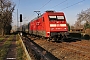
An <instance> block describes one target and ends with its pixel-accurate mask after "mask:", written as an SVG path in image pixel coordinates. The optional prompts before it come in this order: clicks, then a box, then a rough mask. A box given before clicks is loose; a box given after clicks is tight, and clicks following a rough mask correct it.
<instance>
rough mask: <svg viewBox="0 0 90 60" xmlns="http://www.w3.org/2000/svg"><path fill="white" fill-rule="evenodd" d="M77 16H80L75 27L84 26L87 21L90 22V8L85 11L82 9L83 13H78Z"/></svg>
mask: <svg viewBox="0 0 90 60" xmlns="http://www.w3.org/2000/svg"><path fill="white" fill-rule="evenodd" d="M77 16H78V18H77V21H76V22H75V27H76V28H84V24H85V23H87V22H89V23H90V8H89V9H87V10H85V11H81V13H79V14H77ZM82 22H83V24H82Z"/></svg>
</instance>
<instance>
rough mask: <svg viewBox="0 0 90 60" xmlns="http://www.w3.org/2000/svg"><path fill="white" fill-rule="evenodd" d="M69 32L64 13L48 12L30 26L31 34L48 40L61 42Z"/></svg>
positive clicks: (34, 20)
mask: <svg viewBox="0 0 90 60" xmlns="http://www.w3.org/2000/svg"><path fill="white" fill-rule="evenodd" d="M67 32H68V26H67V22H66V18H65V15H64V13H63V12H55V11H46V12H45V13H44V14H42V15H41V16H39V17H37V18H35V19H33V20H32V21H31V22H30V24H29V33H30V34H34V35H39V36H42V37H45V38H48V39H54V40H58V41H61V40H62V39H63V37H65V36H66V33H67Z"/></svg>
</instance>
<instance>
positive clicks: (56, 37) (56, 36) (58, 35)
mask: <svg viewBox="0 0 90 60" xmlns="http://www.w3.org/2000/svg"><path fill="white" fill-rule="evenodd" d="M67 35H68V34H67V32H51V33H50V38H48V40H49V41H50V40H52V41H60V42H63V40H64V39H66V38H67Z"/></svg>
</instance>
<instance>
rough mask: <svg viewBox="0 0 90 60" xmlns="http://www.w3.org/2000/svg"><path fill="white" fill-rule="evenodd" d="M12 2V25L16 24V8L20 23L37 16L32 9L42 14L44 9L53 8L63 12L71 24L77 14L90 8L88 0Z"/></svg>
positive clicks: (17, 0) (24, 0) (25, 0)
mask: <svg viewBox="0 0 90 60" xmlns="http://www.w3.org/2000/svg"><path fill="white" fill-rule="evenodd" d="M12 2H14V4H15V5H16V6H15V10H14V12H13V23H12V25H17V10H18V20H19V15H20V14H22V17H23V22H22V24H26V23H28V22H30V21H31V20H32V19H34V18H35V17H36V16H37V14H36V13H35V12H34V11H40V13H41V14H43V13H44V12H45V11H46V10H54V11H56V12H64V14H65V17H66V20H67V22H68V23H69V24H70V25H73V24H74V23H75V21H77V17H78V16H77V14H79V13H80V12H81V11H85V10H87V9H88V8H90V0H12Z"/></svg>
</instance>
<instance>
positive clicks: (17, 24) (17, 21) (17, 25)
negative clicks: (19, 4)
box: [17, 9, 18, 31]
mask: <svg viewBox="0 0 90 60" xmlns="http://www.w3.org/2000/svg"><path fill="white" fill-rule="evenodd" d="M17 31H18V9H17Z"/></svg>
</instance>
